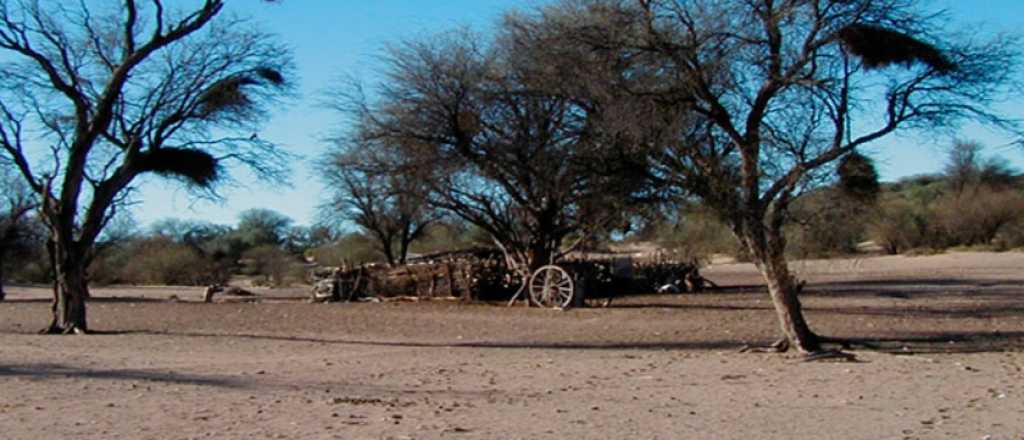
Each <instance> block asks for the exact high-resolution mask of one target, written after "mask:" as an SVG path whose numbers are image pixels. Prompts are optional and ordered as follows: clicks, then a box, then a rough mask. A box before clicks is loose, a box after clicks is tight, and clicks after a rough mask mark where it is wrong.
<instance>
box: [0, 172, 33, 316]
mask: <svg viewBox="0 0 1024 440" xmlns="http://www.w3.org/2000/svg"><path fill="white" fill-rule="evenodd" d="M8 171H9V170H8V169H6V168H0V184H2V185H0V186H2V187H3V192H0V201H2V203H3V205H2V206H0V209H2V211H0V301H3V300H4V298H5V297H6V294H5V293H4V280H5V279H4V264H5V263H6V262H7V261H6V260H7V258H6V257H7V256H8V255H9V254H10V253H11V252H13V251H15V250H17V249H18V248H21V247H22V246H23V245H24V243H25V241H27V240H26V239H27V238H28V237H27V234H28V233H29V230H28V229H29V225H28V224H27V220H28V217H29V215H30V214H31V213H32V211H33V210H34V209H36V208H38V207H39V205H38V203H36V199H35V198H34V197H32V194H31V192H30V191H29V190H28V188H27V187H26V186H25V184H24V183H23V182H22V181H21V180H20V179H19V178H18V176H16V175H13V174H11V173H9V172H8Z"/></svg>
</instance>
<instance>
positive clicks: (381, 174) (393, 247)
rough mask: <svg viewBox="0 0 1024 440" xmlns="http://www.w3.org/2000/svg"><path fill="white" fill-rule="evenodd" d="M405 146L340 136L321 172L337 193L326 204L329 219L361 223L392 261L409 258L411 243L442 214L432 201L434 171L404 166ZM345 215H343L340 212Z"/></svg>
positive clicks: (402, 261)
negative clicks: (430, 198)
mask: <svg viewBox="0 0 1024 440" xmlns="http://www.w3.org/2000/svg"><path fill="white" fill-rule="evenodd" d="M401 151H402V149H398V148H392V147H390V146H388V145H381V144H379V143H378V142H375V141H373V140H372V139H360V136H359V135H358V134H357V135H356V136H355V137H354V138H353V139H348V140H344V141H342V140H339V141H338V143H337V145H336V150H334V151H332V152H331V153H329V154H328V155H327V157H325V160H324V161H323V165H322V166H321V167H320V176H321V177H322V178H323V180H324V183H325V184H326V185H327V187H328V188H329V191H331V198H330V200H328V201H327V202H326V203H325V204H324V205H322V206H321V207H320V215H321V217H323V219H324V220H325V221H330V222H331V223H335V224H336V223H338V221H339V220H346V221H351V222H353V223H355V224H356V225H357V226H358V227H359V228H360V229H362V230H363V232H364V233H365V234H366V235H368V236H371V237H373V238H374V240H375V241H376V244H377V250H378V251H379V252H380V253H381V255H383V256H384V258H385V260H386V261H387V263H388V265H391V266H394V265H396V264H405V261H406V257H407V256H408V253H409V246H410V245H411V244H412V243H413V242H414V241H416V240H417V239H419V238H421V237H423V234H424V233H425V232H426V230H427V227H428V226H430V225H431V224H432V223H434V222H435V221H436V220H437V219H438V218H439V212H438V211H437V209H435V208H434V207H432V206H431V205H430V204H429V203H428V193H429V184H428V183H427V182H426V179H427V178H428V176H429V173H424V172H422V170H415V169H403V168H402V167H401V163H400V158H397V157H393V155H394V154H396V153H399V152H401ZM335 217H339V218H335Z"/></svg>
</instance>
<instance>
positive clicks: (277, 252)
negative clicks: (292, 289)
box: [242, 245, 303, 287]
mask: <svg viewBox="0 0 1024 440" xmlns="http://www.w3.org/2000/svg"><path fill="white" fill-rule="evenodd" d="M242 261H243V262H245V271H244V272H245V273H246V274H247V275H257V276H261V277H262V278H263V279H262V283H263V284H266V285H271V286H277V287H281V286H287V285H288V284H289V283H290V282H291V281H292V280H293V277H291V276H289V275H294V274H295V271H294V270H293V266H294V265H295V264H297V263H298V262H297V261H296V258H295V257H294V256H292V255H291V254H289V253H288V252H285V251H284V250H283V249H281V248H280V247H277V246H274V245H261V246H256V247H254V248H252V249H249V250H247V251H245V253H243V254H242ZM302 278H303V276H302V275H300V276H299V279H302Z"/></svg>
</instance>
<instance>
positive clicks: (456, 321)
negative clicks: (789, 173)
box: [0, 253, 1024, 440]
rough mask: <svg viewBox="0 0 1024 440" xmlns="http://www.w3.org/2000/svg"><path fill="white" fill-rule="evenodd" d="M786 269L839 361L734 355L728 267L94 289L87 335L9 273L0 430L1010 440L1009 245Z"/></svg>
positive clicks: (739, 307) (195, 435)
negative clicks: (236, 289)
mask: <svg viewBox="0 0 1024 440" xmlns="http://www.w3.org/2000/svg"><path fill="white" fill-rule="evenodd" d="M793 267H794V269H795V270H796V271H798V272H799V273H800V274H801V276H803V277H805V278H806V279H808V280H809V284H808V286H807V288H806V292H805V295H804V296H803V301H804V305H805V308H806V313H807V317H808V320H809V322H810V323H811V325H812V327H813V328H814V329H815V330H817V331H818V332H819V333H822V334H824V335H828V336H836V337H850V338H863V339H866V340H867V341H868V342H869V344H870V348H868V347H864V346H857V347H854V349H853V350H852V352H853V353H854V354H855V355H856V357H857V362H809V363H808V362H800V359H799V358H797V357H796V356H795V355H777V354H751V353H740V352H739V350H740V348H742V347H743V346H744V345H745V344H767V343H770V342H771V341H772V340H773V339H775V336H776V335H777V333H778V331H777V326H776V324H775V320H774V315H773V311H772V310H771V305H770V303H769V302H768V299H767V297H766V294H765V293H764V289H763V287H762V286H761V283H760V280H759V278H758V276H757V274H756V272H755V271H754V269H753V268H752V267H751V266H750V265H746V264H724V265H715V266H713V267H711V268H709V269H707V270H706V271H705V272H704V274H705V275H706V276H707V277H708V278H710V279H712V280H714V281H715V282H716V283H718V284H719V285H720V286H721V287H722V289H721V290H719V291H717V292H713V293H703V294H685V295H660V296H639V297H631V298H626V299H622V300H617V301H616V302H615V303H614V304H613V305H612V307H610V308H606V309H575V310H569V311H564V312H562V311H553V310H540V309H534V308H525V307H521V306H518V307H513V308H506V307H504V306H503V305H496V304H458V303H453V302H441V301H438V302H419V303H412V302H390V303H379V304H376V303H356V304H309V303H306V302H304V297H305V294H306V292H305V291H304V290H302V289H283V290H261V291H258V292H257V293H258V297H257V298H256V301H254V302H246V301H239V300H236V299H231V300H228V301H222V302H219V303H214V304H204V303H201V302H199V297H200V294H201V290H200V289H174V288H110V289H94V292H93V293H94V296H95V299H94V300H93V301H92V302H91V303H90V306H89V314H90V315H89V323H90V326H91V328H92V329H93V330H96V331H98V334H93V335H87V336H39V335H35V334H34V331H35V330H38V329H40V328H42V327H43V326H44V325H45V324H46V323H47V322H48V312H49V304H48V291H47V290H46V289H45V288H30V287H15V286H11V287H8V288H7V290H8V300H7V301H6V302H3V303H0V438H2V439H41V438H69V439H71V438H73V439H112V438H121V439H205V438H213V439H263V438H270V439H335V438H337V439H686V438H694V439H932V438H951V439H978V440H982V439H1013V440H1020V439H1024V350H1022V348H1024V273H1022V269H1024V254H1021V253H1004V254H987V253H951V254H944V255H937V256H927V257H873V258H864V259H843V260H830V261H807V262H797V263H794V265H793ZM225 300H227V299H226V298H225Z"/></svg>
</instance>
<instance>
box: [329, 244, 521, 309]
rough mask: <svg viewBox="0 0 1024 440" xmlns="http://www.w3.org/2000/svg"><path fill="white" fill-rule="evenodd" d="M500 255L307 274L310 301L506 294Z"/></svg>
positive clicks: (464, 254)
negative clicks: (309, 284)
mask: <svg viewBox="0 0 1024 440" xmlns="http://www.w3.org/2000/svg"><path fill="white" fill-rule="evenodd" d="M510 273H511V271H509V270H508V268H506V267H505V263H504V258H502V257H501V255H500V254H499V253H497V252H496V251H492V250H486V249H470V250H463V251H458V252H449V253H442V254H433V255H428V256H423V257H419V258H417V259H415V260H412V262H411V263H410V264H407V265H404V266H397V267H388V266H383V265H364V266H358V267H355V268H343V267H339V268H319V269H317V270H315V271H313V272H311V278H312V280H311V281H312V282H313V285H314V287H313V292H312V299H313V300H314V301H349V300H355V299H359V298H365V297H383V298H388V297H416V298H424V299H432V298H458V299H461V300H464V301H472V300H491V299H501V298H503V297H507V296H511V292H510V290H511V291H514V289H515V288H516V287H518V285H517V284H515V282H514V281H513V278H512V277H511V276H510V275H509V274H510Z"/></svg>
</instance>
